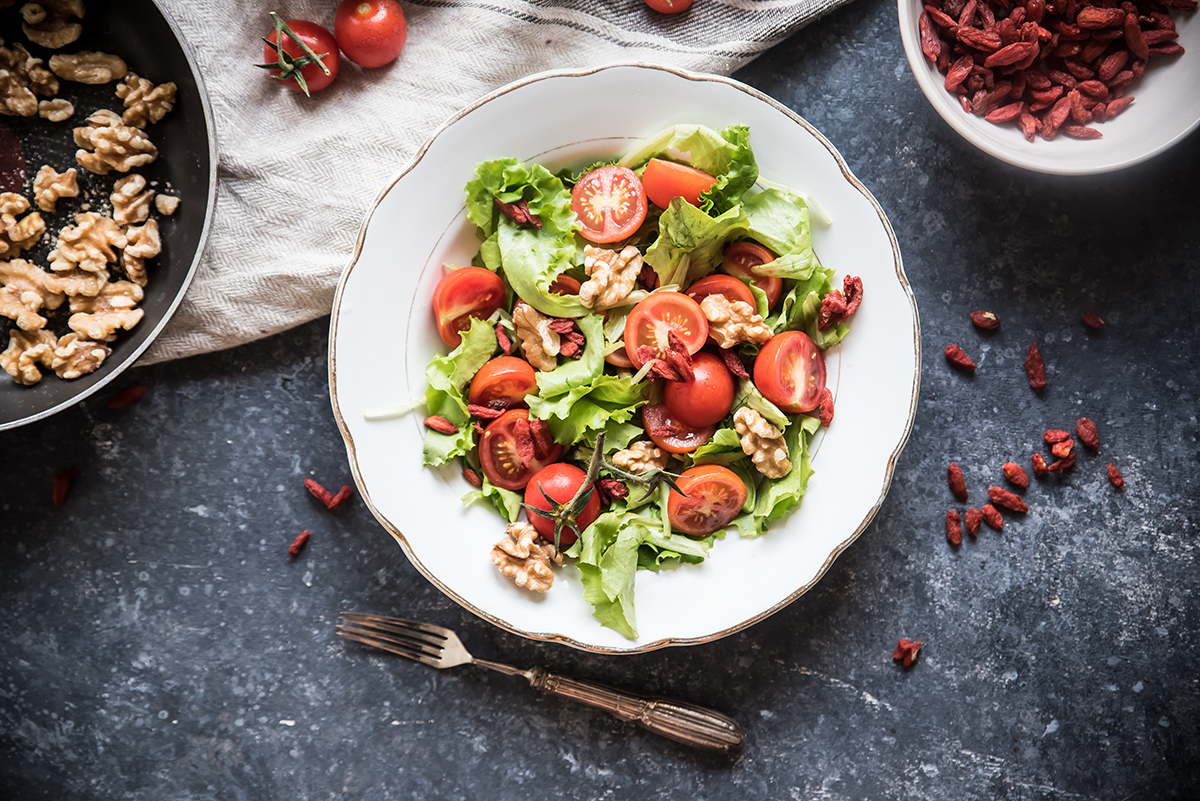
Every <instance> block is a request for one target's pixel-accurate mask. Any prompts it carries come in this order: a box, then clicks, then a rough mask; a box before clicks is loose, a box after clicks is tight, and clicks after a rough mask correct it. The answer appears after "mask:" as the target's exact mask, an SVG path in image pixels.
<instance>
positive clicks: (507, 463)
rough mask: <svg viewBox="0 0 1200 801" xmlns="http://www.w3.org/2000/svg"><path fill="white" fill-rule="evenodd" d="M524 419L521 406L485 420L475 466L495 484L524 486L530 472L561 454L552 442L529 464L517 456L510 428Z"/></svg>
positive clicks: (511, 487)
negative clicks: (541, 457)
mask: <svg viewBox="0 0 1200 801" xmlns="http://www.w3.org/2000/svg"><path fill="white" fill-rule="evenodd" d="M528 419H529V412H528V411H526V410H525V409H509V410H508V411H507V412H505V413H504V414H502V415H500V416H499V417H497V418H496V419H495V420H493V421H492V422H491V423H489V424H488V427H487V428H485V429H484V430H483V436H481V437H480V438H479V466H480V467H482V468H483V474H484V475H485V476H487V480H488V481H490V482H492V483H493V484H495V485H496V486H497V487H501V488H503V489H506V490H514V491H516V490H519V489H524V488H525V485H526V484H528V483H529V479H530V478H532V477H533V474H534V473H536V472H537V471H539V470H541V469H542V468H543V467H545V466H546V465H548V464H551V463H553V462H556V461H558V457H559V456H561V455H562V446H561V445H558V444H557V443H556V444H555V445H554V447H552V448H550V451H549V453H547V454H546V455H545V458H543V459H534V460H533V461H531V462H530V463H529V464H526V463H525V462H523V461H522V460H521V455H520V454H519V453H517V437H516V434H515V433H514V428H515V426H516V424H517V421H518V420H528Z"/></svg>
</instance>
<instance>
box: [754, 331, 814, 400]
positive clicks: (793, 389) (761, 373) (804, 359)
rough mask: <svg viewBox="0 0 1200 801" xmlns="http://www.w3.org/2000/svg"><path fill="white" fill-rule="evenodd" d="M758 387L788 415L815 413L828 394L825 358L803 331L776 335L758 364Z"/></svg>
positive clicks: (761, 352) (756, 378)
mask: <svg viewBox="0 0 1200 801" xmlns="http://www.w3.org/2000/svg"><path fill="white" fill-rule="evenodd" d="M754 384H755V386H757V387H758V391H759V392H761V393H762V394H763V397H764V398H766V399H767V400H769V401H770V402H771V403H773V404H775V405H776V406H778V407H779V408H780V409H783V410H784V411H785V412H811V411H812V410H813V409H815V408H817V404H818V403H820V402H821V393H822V392H824V391H825V356H824V354H822V353H821V349H820V348H818V347H817V346H816V344H815V343H814V342H813V341H812V340H811V339H809V338H808V334H806V333H804V332H803V331H784V332H783V333H782V334H776V335H775V336H773V337H771V341H770V342H768V343H767V344H766V345H763V349H762V350H760V351H759V352H758V358H756V359H755V360H754Z"/></svg>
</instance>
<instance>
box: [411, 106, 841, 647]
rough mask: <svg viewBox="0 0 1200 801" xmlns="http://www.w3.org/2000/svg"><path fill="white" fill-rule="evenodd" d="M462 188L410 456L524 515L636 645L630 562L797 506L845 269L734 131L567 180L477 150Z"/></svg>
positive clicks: (797, 198) (605, 619)
mask: <svg viewBox="0 0 1200 801" xmlns="http://www.w3.org/2000/svg"><path fill="white" fill-rule="evenodd" d="M466 195H467V215H468V217H469V219H470V220H471V222H472V223H474V224H475V225H476V226H478V235H479V238H480V240H481V245H480V248H479V252H478V255H477V256H476V257H475V258H474V260H473V262H472V264H471V265H470V266H464V267H452V266H450V265H447V266H446V269H447V270H448V272H447V273H446V274H445V276H444V277H443V278H442V280H441V281H440V283H439V284H438V286H437V288H436V290H435V293H434V297H433V314H434V316H435V319H436V321H437V326H438V331H439V333H440V335H441V337H442V339H443V340H444V341H445V343H446V345H447V346H449V347H450V348H452V350H451V351H450V352H449V353H448V354H438V355H435V356H434V357H433V359H432V361H431V362H430V364H429V366H428V368H427V371H426V375H427V377H428V380H429V386H428V390H427V392H426V395H425V405H426V407H427V414H428V415H429V416H428V417H427V418H426V425H427V427H428V429H429V430H428V431H427V433H426V437H425V444H424V462H425V464H426V465H431V466H438V465H444V464H446V463H448V462H451V461H452V460H461V463H462V465H463V469H464V476H465V477H466V478H467V479H468V480H469V481H470V482H471V483H472V484H473V485H474V486H476V487H477V489H475V490H474V491H472V492H469V493H468V494H467V495H466V497H465V498H464V502H466V503H475V502H480V501H488V502H491V503H492V504H494V505H495V507H496V509H498V510H499V512H500V514H501V515H502V516H503V517H504V518H506V519H507V520H508V521H510V523H515V522H516V521H518V519H519V517H520V516H521V515H522V513H524V514H525V515H526V516H527V518H528V521H529V524H531V525H532V526H533V527H534V529H536V531H537V534H538V535H539V536H540V538H541V540H543V541H544V542H542V547H544V548H546V549H547V550H549V552H550V553H551V554H553V555H554V556H556V557H557V556H558V555H559V554H560V553H561V554H565V556H567V557H570V558H572V559H573V560H574V564H575V567H576V568H577V569H578V571H579V575H580V578H581V580H582V585H583V588H584V595H585V597H586V599H587V600H588V601H589V602H590V603H591V604H592V605H593V607H594V615H595V617H596V618H597V620H599V621H600V622H601V623H602V624H603V625H605V626H609V627H611V628H613V629H615V630H617V631H619V632H621V633H622V634H623V635H625V636H626V637H629V638H635V637H636V636H637V626H636V618H635V614H634V584H635V576H636V574H637V571H638V570H657V569H659V568H660V567H662V566H663V565H664V564H668V563H673V562H678V561H682V562H700V561H702V560H704V559H705V557H706V556H707V555H708V552H709V549H710V548H711V546H712V544H713V542H714V540H715V539H716V538H719V537H723V536H724V535H725V533H726V532H727V531H728V530H730V529H733V528H736V529H737V531H738V533H739V534H740V536H742V537H757V536H759V535H761V534H763V533H764V532H765V531H766V530H767V529H768V528H769V527H770V526H771V525H772V524H773V523H775V522H776V521H778V520H780V519H781V518H783V517H784V516H785V515H787V514H788V513H789V512H790V511H791V510H793V509H794V508H796V506H797V505H798V504H799V503H800V500H801V497H802V496H803V495H804V492H805V489H806V487H807V484H808V480H809V477H810V476H811V475H812V472H813V471H812V468H811V467H810V465H809V456H808V452H809V445H810V442H811V440H812V437H813V435H814V434H815V433H816V431H817V429H818V428H819V427H820V426H821V425H823V424H824V425H828V424H829V422H830V421H831V420H832V416H833V399H832V395H831V393H830V392H829V390H828V389H827V388H826V386H825V360H824V355H823V353H824V351H825V350H826V349H828V348H829V347H831V346H832V345H834V344H836V343H837V342H839V341H840V340H841V339H842V338H843V337H844V336H845V335H846V333H847V330H848V326H847V324H846V320H847V318H849V317H850V315H852V314H853V313H854V311H855V309H857V307H858V304H859V302H860V301H861V299H862V282H861V280H859V279H857V278H853V277H846V278H845V279H844V282H843V285H842V288H841V289H835V288H834V286H833V270H831V269H828V268H826V267H824V266H822V265H821V263H820V261H819V260H818V258H817V256H816V254H815V253H814V252H813V248H812V239H811V228H810V216H811V215H812V214H813V213H814V212H813V209H812V208H810V201H809V200H808V199H807V198H806V197H805V196H804V195H803V194H802V193H801V192H798V191H795V190H793V189H789V188H788V187H785V186H780V185H778V184H775V183H773V182H770V181H768V180H766V179H764V178H761V177H760V176H759V173H758V166H757V163H756V162H755V158H754V153H753V151H752V149H751V147H750V132H749V130H748V128H746V127H745V126H732V127H729V128H726V129H723V130H721V131H715V130H712V129H709V128H706V127H704V126H700V125H677V126H674V127H672V128H669V129H667V130H665V131H663V132H661V133H659V134H658V135H656V136H653V137H651V138H649V139H647V140H646V141H645V142H644V144H643V145H642V146H641V147H639V148H637V149H636V150H635V151H633V152H630V153H627V154H625V155H624V156H623V157H622V158H620V159H619V160H617V161H613V162H606V163H601V164H594V165H591V166H589V167H587V168H586V169H583V170H579V171H577V172H576V171H570V170H564V171H560V172H557V173H554V172H551V171H550V170H549V169H547V168H546V167H544V166H542V165H539V164H526V163H521V162H519V161H517V160H516V159H499V160H496V161H488V162H483V163H480V164H479V165H478V166H477V168H476V172H475V177H474V178H473V179H472V180H471V181H470V182H469V183H468V184H467V186H466ZM511 531H512V526H511V525H510V532H511ZM514 538H515V535H514ZM551 543H552V544H553V547H552V548H551V547H550V545H549V544H551ZM511 550H512V549H510V551H511ZM498 564H499V562H498ZM518 581H519V583H524V582H521V581H520V579H518ZM551 581H552V576H551ZM528 586H533V584H529V585H528ZM547 587H548V584H546V585H543V586H539V587H536V588H537V589H545V588H547Z"/></svg>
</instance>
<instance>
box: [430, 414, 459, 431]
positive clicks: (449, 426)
mask: <svg viewBox="0 0 1200 801" xmlns="http://www.w3.org/2000/svg"><path fill="white" fill-rule="evenodd" d="M424 423H425V427H426V428H428V429H430V430H432V431H436V432H438V433H439V434H457V433H458V426H456V425H454V423H451V422H450V421H449V420H447V419H446V418H445V417H442V416H440V415H436V414H435V415H431V416H430V417H426V418H425V420H424Z"/></svg>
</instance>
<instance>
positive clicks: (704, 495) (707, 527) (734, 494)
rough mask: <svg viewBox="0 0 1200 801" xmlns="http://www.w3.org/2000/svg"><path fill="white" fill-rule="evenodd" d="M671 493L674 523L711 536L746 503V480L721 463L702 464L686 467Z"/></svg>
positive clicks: (669, 513) (694, 533) (690, 532)
mask: <svg viewBox="0 0 1200 801" xmlns="http://www.w3.org/2000/svg"><path fill="white" fill-rule="evenodd" d="M675 485H676V486H677V487H679V489H681V490H683V492H684V493H686V495H680V494H679V493H678V492H676V491H675V490H671V494H670V495H669V496H668V497H667V519H668V520H670V521H671V526H672V527H673V528H676V529H678V530H680V531H682V532H683V533H684V534H687V535H688V536H690V537H707V536H708V535H709V534H712V533H713V532H714V531H717V530H718V529H722V528H725V526H727V525H729V523H730V522H731V521H732V520H733V518H735V517H737V516H738V513H739V512H741V511H742V507H743V506H745V504H746V484H745V483H744V482H743V481H742V480H741V479H740V478H738V475H737V473H735V472H733V471H732V470H730V469H729V468H728V467H723V466H721V465H719V464H702V465H697V466H696V467H693V468H690V469H688V470H684V471H683V475H681V476H680V477H679V479H678V480H676V482H675Z"/></svg>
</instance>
